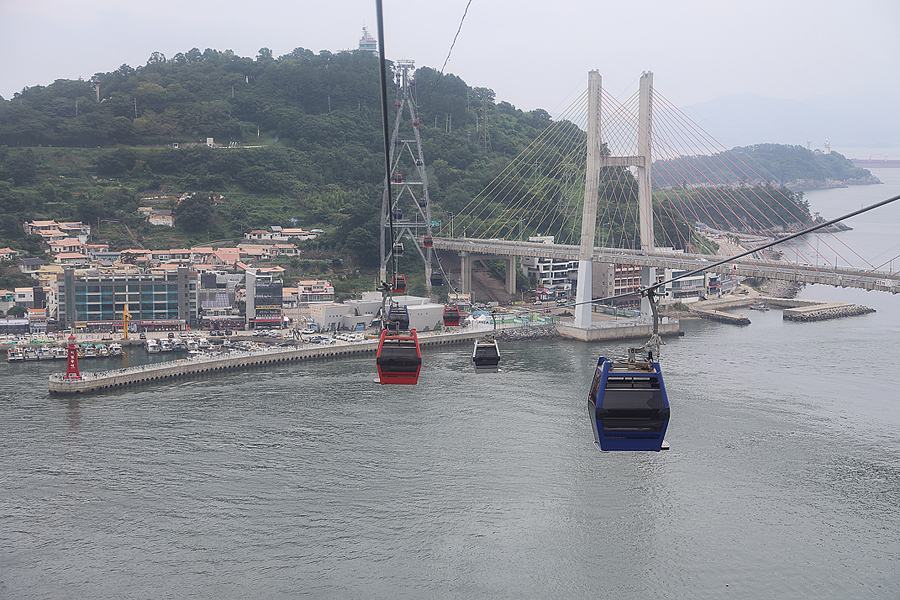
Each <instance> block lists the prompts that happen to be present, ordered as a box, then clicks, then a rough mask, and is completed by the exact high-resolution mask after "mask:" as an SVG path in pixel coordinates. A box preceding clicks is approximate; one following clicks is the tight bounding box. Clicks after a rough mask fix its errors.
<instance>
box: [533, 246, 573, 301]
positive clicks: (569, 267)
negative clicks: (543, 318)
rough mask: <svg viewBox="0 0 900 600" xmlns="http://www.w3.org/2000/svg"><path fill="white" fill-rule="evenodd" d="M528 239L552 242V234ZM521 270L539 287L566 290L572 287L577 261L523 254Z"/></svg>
mask: <svg viewBox="0 0 900 600" xmlns="http://www.w3.org/2000/svg"><path fill="white" fill-rule="evenodd" d="M528 241H529V242H539V243H543V244H552V243H553V236H550V235H542V236H535V237H530V238H528ZM522 272H523V273H525V275H527V276H528V277H529V279H530V278H532V277H533V278H534V283H535V284H536V285H537V287H539V288H545V289H554V290H566V291H568V290H570V289H571V288H572V280H573V279H575V278H576V276H577V275H578V261H577V260H555V259H552V258H538V257H535V256H523V257H522Z"/></svg>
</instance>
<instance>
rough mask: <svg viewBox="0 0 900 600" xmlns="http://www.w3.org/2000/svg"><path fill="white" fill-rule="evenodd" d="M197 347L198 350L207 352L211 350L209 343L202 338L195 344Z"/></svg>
mask: <svg viewBox="0 0 900 600" xmlns="http://www.w3.org/2000/svg"><path fill="white" fill-rule="evenodd" d="M197 347H198V348H200V350H209V349H211V348H212V344H210V343H209V340H208V339H206V338H205V337H202V338H200V341H199V342H197Z"/></svg>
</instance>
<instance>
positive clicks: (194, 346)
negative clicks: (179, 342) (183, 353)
mask: <svg viewBox="0 0 900 600" xmlns="http://www.w3.org/2000/svg"><path fill="white" fill-rule="evenodd" d="M184 345H185V346H186V347H187V351H188V352H197V351H198V350H200V344H198V343H197V341H196V340H191V339H189V340H186V341H185V342H184Z"/></svg>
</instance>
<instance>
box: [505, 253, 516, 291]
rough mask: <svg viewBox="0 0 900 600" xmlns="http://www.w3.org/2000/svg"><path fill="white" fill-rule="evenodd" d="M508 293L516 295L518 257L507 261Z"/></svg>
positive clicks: (512, 257)
mask: <svg viewBox="0 0 900 600" xmlns="http://www.w3.org/2000/svg"><path fill="white" fill-rule="evenodd" d="M506 293H507V294H509V295H510V296H515V295H516V257H515V256H511V257H510V258H509V259H507V261H506Z"/></svg>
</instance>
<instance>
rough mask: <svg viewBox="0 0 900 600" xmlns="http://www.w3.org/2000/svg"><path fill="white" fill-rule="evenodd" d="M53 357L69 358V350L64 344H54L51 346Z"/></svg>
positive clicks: (57, 358) (59, 358)
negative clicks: (54, 345)
mask: <svg viewBox="0 0 900 600" xmlns="http://www.w3.org/2000/svg"><path fill="white" fill-rule="evenodd" d="M53 358H55V359H56V360H66V359H67V358H69V352H68V351H67V350H66V348H65V347H64V346H56V347H54V348H53Z"/></svg>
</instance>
